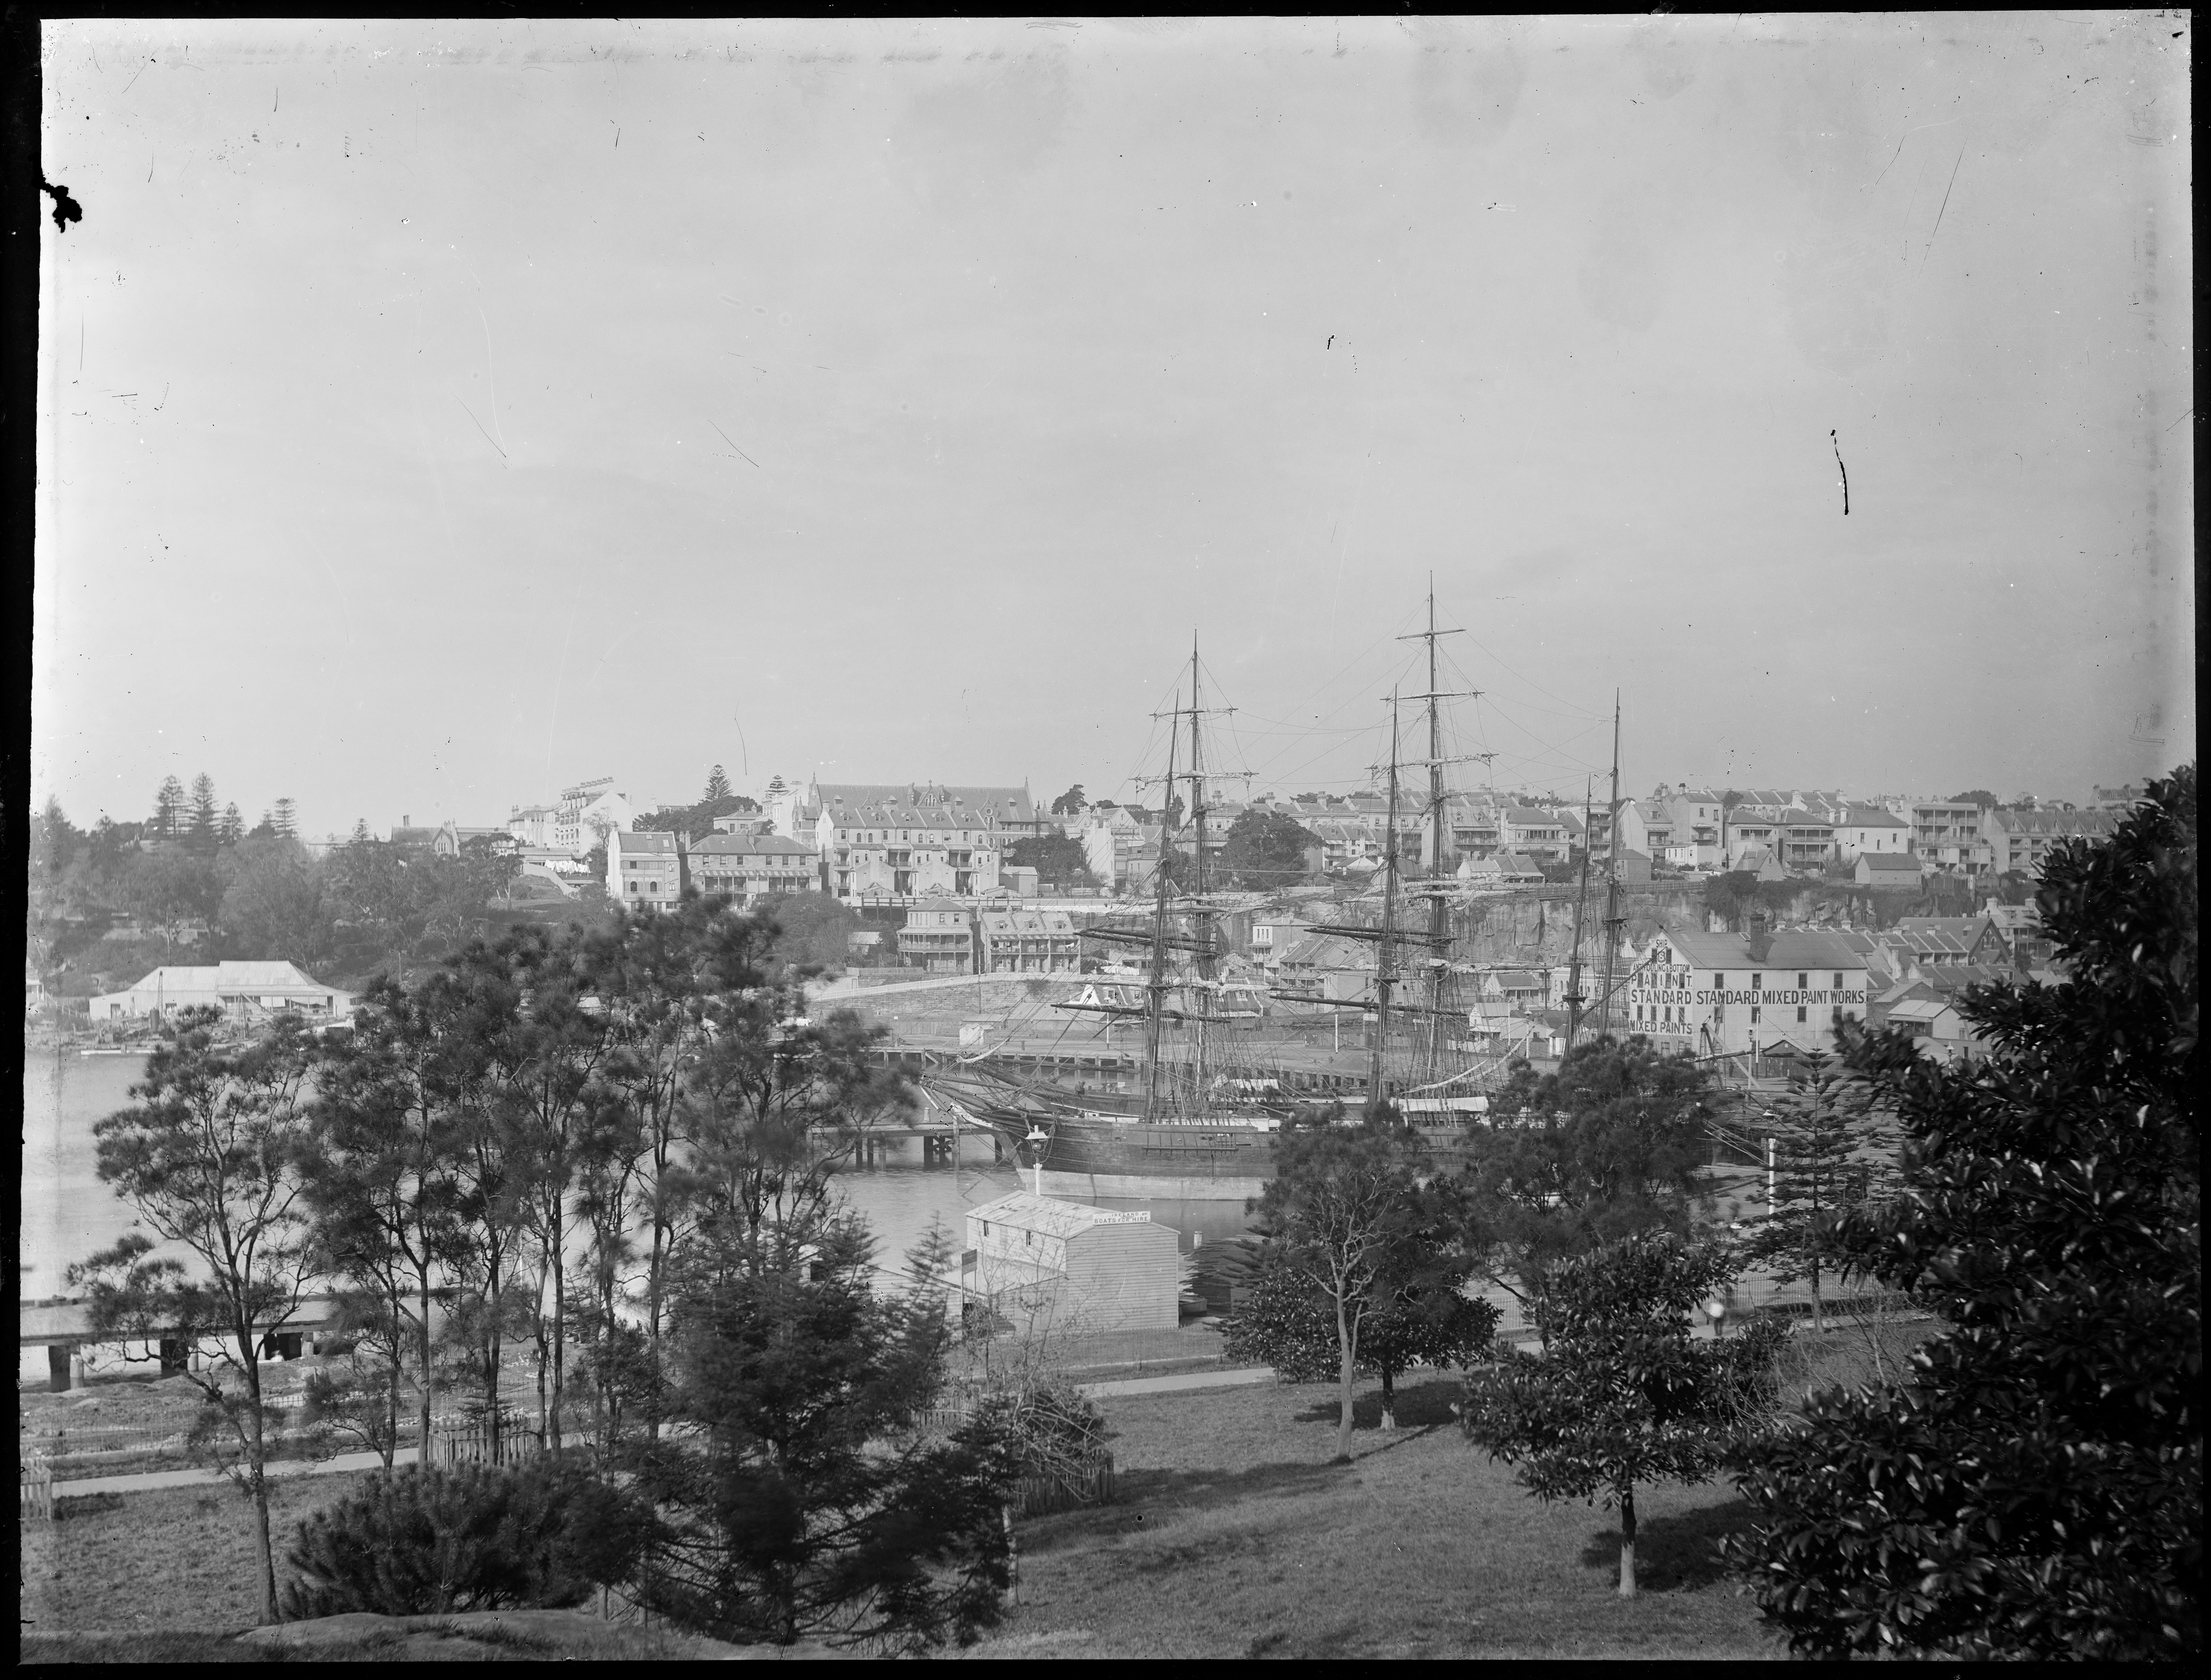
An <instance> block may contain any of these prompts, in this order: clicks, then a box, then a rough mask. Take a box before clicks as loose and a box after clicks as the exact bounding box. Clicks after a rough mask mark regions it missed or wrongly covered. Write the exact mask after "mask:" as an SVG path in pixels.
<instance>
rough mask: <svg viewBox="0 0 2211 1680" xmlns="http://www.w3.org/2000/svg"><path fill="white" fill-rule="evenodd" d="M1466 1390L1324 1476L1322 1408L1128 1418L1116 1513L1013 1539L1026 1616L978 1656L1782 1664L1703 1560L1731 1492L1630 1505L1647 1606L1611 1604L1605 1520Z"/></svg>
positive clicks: (1373, 1434)
mask: <svg viewBox="0 0 2211 1680" xmlns="http://www.w3.org/2000/svg"><path fill="white" fill-rule="evenodd" d="M1456 1395H1457V1384H1456V1383H1455V1382H1445V1381H1435V1382H1431V1383H1426V1384H1421V1385H1420V1386H1417V1387H1412V1388H1410V1389H1408V1390H1403V1391H1401V1393H1400V1396H1399V1401H1398V1412H1397V1415H1398V1418H1399V1427H1398V1429H1396V1431H1395V1432H1393V1433H1384V1431H1382V1430H1381V1429H1378V1427H1376V1424H1377V1420H1378V1407H1377V1406H1376V1405H1375V1403H1374V1400H1373V1399H1372V1395H1371V1393H1369V1395H1368V1396H1367V1397H1366V1399H1364V1400H1363V1401H1362V1403H1361V1405H1360V1424H1361V1428H1360V1432H1359V1433H1358V1434H1357V1435H1355V1436H1354V1449H1353V1451H1354V1459H1353V1462H1352V1463H1350V1464H1348V1465H1332V1464H1330V1462H1329V1459H1330V1454H1331V1453H1332V1452H1333V1451H1334V1448H1335V1440H1334V1435H1333V1431H1334V1429H1335V1417H1336V1411H1335V1405H1334V1401H1333V1395H1332V1392H1331V1391H1329V1390H1325V1389H1322V1388H1318V1387H1278V1386H1263V1387H1249V1388H1224V1389H1202V1390H1195V1391H1191V1392H1189V1393H1171V1394H1160V1395H1142V1396H1133V1395H1132V1396H1117V1397H1112V1398H1109V1399H1103V1400H1101V1401H1099V1409H1100V1410H1101V1411H1104V1412H1105V1416H1106V1417H1107V1418H1108V1420H1109V1421H1110V1423H1111V1425H1112V1429H1114V1430H1115V1432H1116V1434H1115V1437H1114V1439H1113V1441H1112V1448H1113V1452H1114V1455H1115V1460H1116V1464H1117V1467H1118V1470H1119V1472H1120V1485H1121V1498H1120V1502H1118V1503H1117V1504H1115V1505H1112V1506H1109V1507H1105V1508H1102V1509H1098V1510H1089V1511H1071V1512H1066V1513H1063V1514H1059V1515H1057V1516H1051V1517H1044V1518H1038V1519H1035V1520H1031V1521H1029V1522H1027V1523H1024V1524H1023V1525H1022V1526H1021V1608H1020V1609H1019V1610H1018V1611H1016V1612H1015V1615H1014V1617H1013V1618H1012V1619H1011V1621H1010V1622H1009V1623H1008V1624H1007V1625H1006V1627H1005V1628H1004V1629H1003V1630H1002V1631H1001V1632H1000V1633H998V1634H997V1635H994V1636H993V1637H992V1638H991V1639H990V1640H989V1641H986V1642H985V1643H984V1645H983V1646H981V1647H978V1649H977V1650H976V1651H975V1652H974V1653H973V1654H975V1655H977V1656H984V1657H1042V1656H1069V1657H1072V1656H1085V1657H1089V1656H1096V1657H1168V1658H1172V1657H1245V1656H1269V1657H1340V1658H1351V1657H1598V1658H1602V1657H1630V1658H1633V1657H1705V1658H1716V1659H1743V1658H1778V1657H1780V1656H1781V1655H1782V1654H1783V1650H1782V1647H1781V1646H1780V1645H1779V1643H1778V1641H1771V1640H1769V1639H1768V1638H1767V1636H1766V1635H1765V1634H1764V1633H1763V1632H1762V1630H1761V1627H1760V1619H1759V1617H1758V1614H1757V1611H1755V1609H1754V1607H1753V1605H1752V1604H1751V1601H1750V1600H1749V1599H1748V1598H1745V1597H1741V1596H1738V1595H1737V1593H1736V1592H1735V1587H1734V1584H1733V1583H1732V1582H1730V1581H1729V1580H1725V1579H1724V1578H1723V1576H1722V1575H1721V1574H1720V1571H1719V1568H1718V1565H1717V1558H1716V1556H1715V1555H1714V1552H1713V1545H1712V1543H1713V1541H1714V1540H1715V1539H1716V1538H1718V1537H1719V1536H1720V1535H1721V1534H1723V1533H1725V1532H1728V1531H1729V1529H1730V1527H1732V1526H1735V1524H1737V1523H1739V1522H1740V1521H1741V1520H1742V1516H1743V1508H1742V1505H1741V1503H1740V1502H1738V1501H1737V1500H1736V1499H1735V1496H1734V1492H1733V1490H1732V1488H1731V1487H1730V1486H1729V1485H1728V1484H1724V1483H1723V1484H1714V1485H1707V1486H1705V1487H1697V1488H1682V1487H1676V1486H1671V1485H1663V1484H1662V1485H1659V1486H1654V1487H1650V1488H1646V1489H1643V1490H1639V1491H1638V1493H1637V1496H1636V1506H1637V1511H1638V1515H1639V1535H1638V1539H1637V1546H1636V1562H1637V1574H1638V1575H1639V1579H1640V1583H1641V1586H1642V1592H1641V1593H1640V1595H1639V1597H1638V1598H1635V1599H1633V1600H1632V1601H1623V1600H1621V1599H1620V1598H1618V1597H1617V1596H1616V1594H1615V1592H1614V1588H1615V1587H1616V1586H1617V1584H1618V1571H1619V1545H1620V1533H1619V1528H1618V1525H1617V1521H1616V1519H1615V1518H1614V1515H1613V1514H1611V1513H1608V1512H1605V1511H1602V1510H1596V1509H1592V1508H1589V1507H1587V1506H1583V1505H1557V1506H1548V1507H1547V1506H1545V1505H1543V1504H1542V1502H1539V1501H1537V1500H1536V1499H1535V1498H1533V1497H1531V1496H1530V1495H1529V1494H1527V1493H1526V1492H1524V1491H1523V1490H1522V1489H1521V1488H1520V1486H1519V1485H1518V1484H1517V1483H1516V1482H1515V1481H1514V1480H1513V1479H1512V1475H1511V1472H1510V1471H1509V1470H1507V1469H1505V1467H1504V1466H1502V1465H1493V1464H1492V1463H1490V1462H1489V1459H1488V1457H1487V1454H1485V1453H1482V1452H1481V1450H1480V1449H1479V1448H1477V1447H1471V1446H1469V1444H1468V1443H1467V1442H1466V1441H1465V1440H1464V1438H1463V1436H1462V1435H1460V1434H1459V1431H1458V1429H1457V1423H1456V1420H1455V1419H1453V1418H1452V1417H1451V1416H1450V1414H1449V1411H1448V1410H1447V1407H1448V1405H1449V1403H1450V1401H1451V1399H1453V1398H1455V1397H1456Z"/></svg>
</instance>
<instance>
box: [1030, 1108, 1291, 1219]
mask: <svg viewBox="0 0 2211 1680" xmlns="http://www.w3.org/2000/svg"><path fill="white" fill-rule="evenodd" d="M1276 1125H1277V1122H1276V1121H1273V1120H1271V1119H1260V1118H1257V1117H1256V1116H1248V1115H1205V1116H1198V1117H1193V1118H1190V1119H1180V1118H1177V1119H1166V1120H1145V1119H1143V1118H1142V1117H1141V1116H1137V1115H1116V1114H1100V1113H1095V1112H1089V1113H1076V1114H1069V1115H1051V1116H1046V1117H1045V1118H1044V1119H1043V1120H1042V1121H1040V1123H1039V1125H1038V1126H1037V1127H1036V1128H1035V1129H1036V1130H1038V1131H1041V1132H1043V1133H1044V1136H1043V1137H1042V1138H1041V1139H1038V1138H1036V1137H1035V1136H1034V1134H1033V1133H1029V1134H1025V1135H1024V1137H1023V1139H1022V1141H1021V1154H1020V1157H1019V1158H1020V1160H1021V1164H1022V1165H1023V1166H1024V1167H1025V1168H1027V1169H1031V1170H1033V1171H1039V1172H1040V1173H1041V1175H1042V1178H1041V1181H1042V1184H1043V1187H1044V1194H1046V1195H1062V1196H1088V1197H1105V1198H1107V1199H1109V1200H1112V1199H1120V1200H1162V1201H1246V1200H1250V1199H1251V1198H1252V1197H1254V1196H1257V1195H1259V1194H1262V1193H1263V1192H1264V1191H1265V1189H1266V1187H1267V1182H1268V1181H1269V1179H1271V1178H1273V1177H1274V1175H1275V1127H1276Z"/></svg>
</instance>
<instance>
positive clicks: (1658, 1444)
mask: <svg viewBox="0 0 2211 1680" xmlns="http://www.w3.org/2000/svg"><path fill="white" fill-rule="evenodd" d="M1734 1272H1735V1266H1734V1262H1733V1261H1732V1260H1731V1259H1730V1258H1729V1255H1728V1254H1727V1253H1726V1251H1725V1250H1724V1249H1723V1248H1719V1247H1717V1246H1716V1245H1698V1244H1691V1243H1686V1242H1682V1240H1681V1238H1679V1237H1677V1236H1674V1235H1673V1234H1672V1233H1670V1232H1667V1231H1655V1230H1654V1231H1645V1232H1641V1233H1639V1234H1638V1235H1636V1236H1629V1237H1624V1238H1622V1239H1621V1240H1620V1242H1614V1243H1608V1244H1606V1245H1605V1246H1604V1247H1602V1248H1596V1249H1594V1250H1592V1251H1591V1252H1590V1253H1589V1254H1583V1255H1580V1256H1578V1258H1576V1259H1574V1260H1568V1261H1567V1262H1566V1263H1565V1264H1564V1265H1563V1266H1560V1268H1559V1271H1558V1273H1557V1276H1556V1277H1555V1278H1554V1279H1553V1280H1552V1284H1551V1288H1550V1290H1549V1291H1548V1294H1547V1295H1546V1296H1545V1298H1544V1299H1543V1300H1542V1302H1540V1303H1539V1304H1538V1306H1537V1308H1536V1311H1537V1313H1538V1314H1540V1315H1541V1318H1542V1326H1543V1332H1544V1349H1543V1351H1542V1353H1541V1354H1540V1355H1537V1354H1529V1353H1523V1352H1521V1351H1518V1350H1517V1349H1513V1350H1509V1351H1506V1352H1505V1355H1504V1357H1503V1358H1502V1359H1501V1360H1500V1362H1499V1363H1498V1364H1497V1365H1495V1366H1493V1367H1492V1368H1491V1369H1487V1370H1486V1371H1483V1372H1481V1373H1478V1374H1477V1375H1475V1378H1474V1380H1473V1381H1472V1382H1471V1383H1470V1384H1469V1389H1468V1397H1467V1403H1466V1408H1465V1411H1464V1413H1463V1417H1464V1420H1465V1427H1466V1432H1467V1434H1468V1435H1469V1437H1470V1438H1471V1439H1472V1440H1473V1441H1475V1443H1476V1444H1478V1445H1480V1446H1482V1447H1487V1449H1488V1452H1489V1455H1490V1457H1491V1458H1492V1459H1499V1460H1501V1461H1502V1462H1504V1463H1506V1464H1510V1465H1517V1466H1518V1471H1519V1479H1520V1482H1521V1484H1522V1485H1523V1487H1525V1488H1526V1489H1527V1490H1529V1491H1530V1493H1532V1494H1534V1495H1535V1496H1536V1497H1537V1498H1539V1499H1541V1500H1542V1501H1543V1502H1545V1503H1546V1504H1548V1503H1549V1502H1552V1501H1554V1500H1560V1499H1584V1500H1589V1501H1591V1502H1595V1501H1597V1500H1600V1499H1601V1500H1602V1501H1603V1502H1604V1504H1605V1505H1606V1506H1607V1507H1608V1508H1614V1507H1616V1508H1618V1510H1619V1512H1620V1597H1621V1598H1633V1597H1634V1596H1635V1490H1636V1487H1637V1485H1638V1484H1640V1483H1645V1482H1655V1481H1661V1480H1674V1481H1684V1482H1692V1483H1693V1482H1702V1481H1706V1480H1709V1479H1710V1478H1711V1476H1712V1475H1713V1474H1714V1473H1715V1472H1717V1471H1718V1470H1719V1469H1720V1468H1721V1467H1722V1465H1723V1463H1724V1462H1726V1460H1727V1458H1728V1456H1729V1453H1730V1452H1731V1450H1732V1449H1733V1448H1734V1447H1735V1444H1736V1442H1737V1441H1738V1440H1739V1438H1740V1436H1741V1434H1742V1429H1743V1427H1744V1425H1745V1423H1746V1421H1747V1419H1748V1417H1749V1416H1750V1413H1751V1410H1752V1408H1753V1406H1754V1404H1755V1402H1756V1401H1757V1400H1759V1399H1760V1398H1762V1393H1763V1389H1764V1386H1765V1380H1766V1375H1767V1373H1768V1372H1769V1371H1770V1369H1772V1361H1773V1357H1774V1354H1775V1352H1776V1351H1778V1345H1779V1339H1780V1336H1781V1334H1782V1333H1781V1332H1780V1330H1779V1328H1778V1326H1775V1325H1773V1324H1772V1323H1771V1322H1768V1323H1766V1324H1764V1325H1760V1326H1754V1329H1753V1330H1752V1331H1751V1333H1748V1334H1746V1335H1742V1336H1737V1337H1735V1338H1734V1339H1732V1340H1729V1341H1717V1340H1715V1341H1705V1342H1699V1341H1696V1340H1694V1339H1693V1338H1692V1336H1691V1334H1690V1317H1691V1315H1692V1314H1693V1313H1695V1312H1696V1310H1697V1309H1698V1308H1699V1306H1701V1305H1702V1303H1703V1302H1705V1300H1707V1299H1708V1298H1710V1297H1711V1296H1713V1295H1714V1294H1715V1293H1716V1292H1717V1291H1720V1290H1724V1289H1725V1288H1726V1287H1727V1284H1728V1282H1729V1279H1730V1278H1732V1277H1733V1275H1734Z"/></svg>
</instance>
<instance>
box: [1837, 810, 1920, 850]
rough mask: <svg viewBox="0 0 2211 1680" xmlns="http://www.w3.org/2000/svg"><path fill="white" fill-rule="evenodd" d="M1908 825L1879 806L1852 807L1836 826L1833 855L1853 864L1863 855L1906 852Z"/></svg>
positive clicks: (1908, 838) (1908, 836) (1908, 843)
mask: <svg viewBox="0 0 2211 1680" xmlns="http://www.w3.org/2000/svg"><path fill="white" fill-rule="evenodd" d="M1910 850H1911V824H1909V823H1907V822H1905V820H1904V819H1903V818H1901V817H1899V816H1898V815H1897V814H1896V813H1894V812H1893V811H1887V810H1884V809H1883V808H1882V807H1880V806H1878V805H1858V804H1853V805H1851V808H1850V813H1849V814H1848V815H1847V816H1845V818H1844V819H1842V821H1840V822H1838V823H1837V824H1836V825H1835V855H1836V856H1838V857H1839V858H1840V859H1841V860H1842V861H1844V862H1845V863H1856V862H1857V861H1858V857H1859V855H1860V854H1861V853H1864V852H1909V851H1910Z"/></svg>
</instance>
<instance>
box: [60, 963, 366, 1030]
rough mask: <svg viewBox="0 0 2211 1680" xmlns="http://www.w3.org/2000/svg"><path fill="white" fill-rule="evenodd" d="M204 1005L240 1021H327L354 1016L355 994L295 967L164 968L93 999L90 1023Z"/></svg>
mask: <svg viewBox="0 0 2211 1680" xmlns="http://www.w3.org/2000/svg"><path fill="white" fill-rule="evenodd" d="M200 1006H210V1007H213V1008H216V1009H220V1010H221V1011H222V1012H223V1013H224V1014H226V1015H228V1016H230V1017H232V1018H236V1019H249V1020H251V1019H260V1018H264V1017H267V1016H270V1015H277V1014H282V1013H284V1012H287V1011H292V1012H297V1013H299V1014H302V1015H306V1016H308V1017H310V1018H320V1019H325V1020H328V1019H335V1018H337V1017H339V1016H342V1015H346V1014H349V1013H350V1012H352V1009H353V994H351V993H350V992H342V991H340V990H338V989H337V988H336V987H334V986H325V985H324V984H323V983H322V982H320V981H319V980H317V979H315V978H313V977H312V976H309V975H307V974H305V973H302V972H301V971H300V970H299V969H298V968H297V967H295V966H294V964H290V963H272V962H228V963H215V964H208V965H185V964H164V965H163V966H161V967H160V968H158V969H155V970H154V971H153V972H152V973H151V974H149V975H148V976H146V977H145V978H144V979H143V980H141V981H139V982H137V983H136V985H134V986H127V987H125V988H124V989H123V990H121V991H119V992H103V993H101V994H100V995H99V996H97V997H95V998H94V999H93V1000H92V1004H91V1018H92V1020H93V1022H94V1024H98V1023H100V1022H101V1021H124V1020H142V1019H146V1018H158V1017H161V1016H164V1015H173V1014H174V1013H175V1012H177V1011H179V1009H191V1008H196V1007H200Z"/></svg>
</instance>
